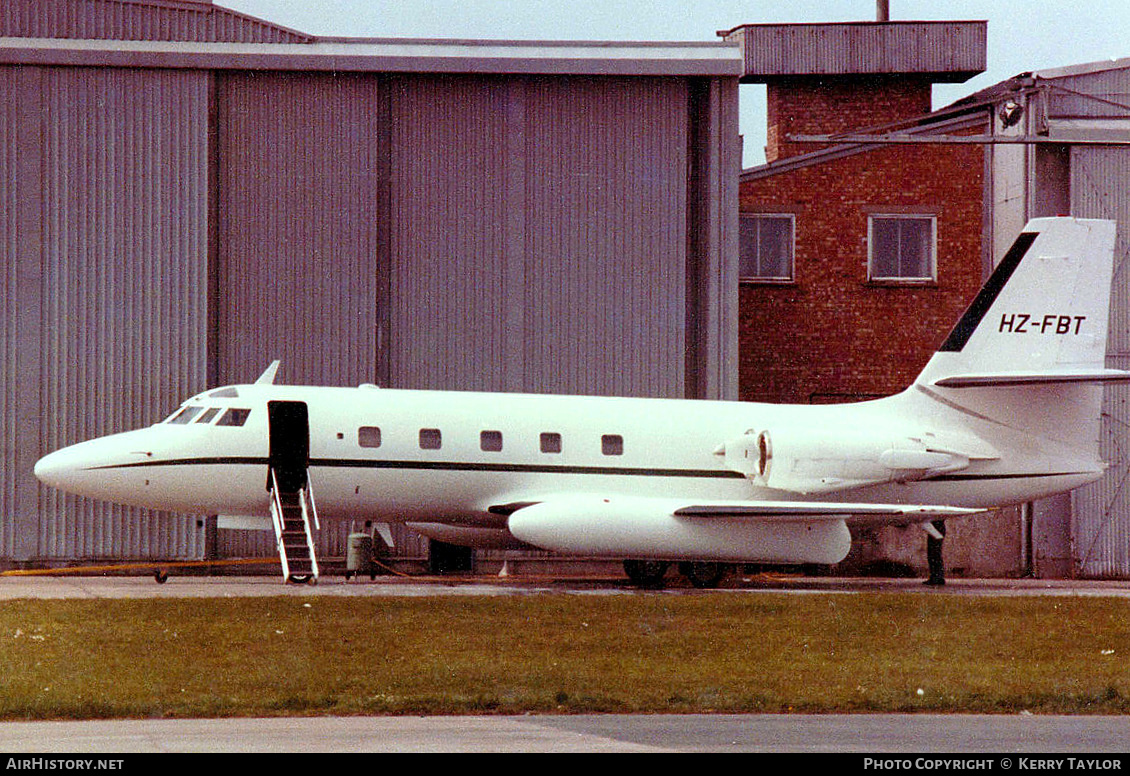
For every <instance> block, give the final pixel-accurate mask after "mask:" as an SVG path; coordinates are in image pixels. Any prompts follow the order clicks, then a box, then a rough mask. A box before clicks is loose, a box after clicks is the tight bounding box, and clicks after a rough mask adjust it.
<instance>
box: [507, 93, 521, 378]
mask: <svg viewBox="0 0 1130 776" xmlns="http://www.w3.org/2000/svg"><path fill="white" fill-rule="evenodd" d="M526 84H527V79H526V78H514V79H513V80H512V81H510V83H509V84H508V85H507V93H506V128H505V132H506V151H505V164H506V203H507V213H506V236H505V248H504V251H505V256H504V261H505V267H504V270H503V273H504V276H505V278H506V280H505V287H506V293H507V297H508V298H509V299H510V302H509V303H508V304H507V305H506V308H505V310H504V311H503V317H504V321H503V327H502V329H503V330H502V336H503V337H504V338H505V342H504V343H503V344H502V352H503V354H504V362H503V363H504V364H505V369H506V375H505V378H504V385H505V389H506V390H507V391H515V392H517V391H522V390H525V388H526V360H525V352H526V344H525V336H524V330H525V319H526V316H525V311H526V302H525V300H526V175H527V171H526V157H527V152H526Z"/></svg>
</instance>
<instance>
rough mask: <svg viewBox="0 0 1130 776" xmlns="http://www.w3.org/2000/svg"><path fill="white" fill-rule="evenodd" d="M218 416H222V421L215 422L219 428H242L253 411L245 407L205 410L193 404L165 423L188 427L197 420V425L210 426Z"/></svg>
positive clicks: (175, 413)
mask: <svg viewBox="0 0 1130 776" xmlns="http://www.w3.org/2000/svg"><path fill="white" fill-rule="evenodd" d="M221 412H222V413H223V414H222V415H221V414H220V413H221ZM217 415H219V416H220V419H219V420H216V422H215V425H217V426H242V425H244V424H245V423H247V418H248V417H250V416H251V410H250V409H247V408H244V407H228V408H227V409H224V408H223V407H207V408H205V407H203V406H201V405H199V404H193V405H189V406H187V407H181V408H180V409H178V410H177V411H176V412H174V413H173V414H172V415H170V416H169V417H168V418H167V419H166V420H165V421H164V422H165V423H168V424H170V425H173V426H186V425H188V424H189V423H192V422H193V421H194V419H195V422H196V424H197V425H208V424H210V423H212V421H213V420H215V418H216V416H217Z"/></svg>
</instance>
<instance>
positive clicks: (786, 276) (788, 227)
mask: <svg viewBox="0 0 1130 776" xmlns="http://www.w3.org/2000/svg"><path fill="white" fill-rule="evenodd" d="M793 228H794V223H793V216H792V215H789V214H773V215H766V214H760V213H758V214H752V213H750V214H747V213H742V215H741V219H740V224H739V228H738V241H739V246H738V250H739V259H738V262H739V264H738V277H739V278H740V279H741V280H751V281H769V282H777V283H781V282H787V281H790V280H792V279H793Z"/></svg>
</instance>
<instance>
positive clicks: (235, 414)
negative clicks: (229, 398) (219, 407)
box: [216, 407, 251, 426]
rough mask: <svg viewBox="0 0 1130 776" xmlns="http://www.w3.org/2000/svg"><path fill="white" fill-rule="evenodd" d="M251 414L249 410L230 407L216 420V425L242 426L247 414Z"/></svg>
mask: <svg viewBox="0 0 1130 776" xmlns="http://www.w3.org/2000/svg"><path fill="white" fill-rule="evenodd" d="M250 414H251V410H244V409H238V408H236V407H232V408H231V409H229V410H228V411H227V412H225V413H224V414H223V415H221V416H220V419H219V420H218V421H216V425H217V426H242V425H243V424H244V423H246V422H247V416H248V415H250Z"/></svg>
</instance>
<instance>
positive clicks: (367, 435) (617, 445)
mask: <svg viewBox="0 0 1130 776" xmlns="http://www.w3.org/2000/svg"><path fill="white" fill-rule="evenodd" d="M357 444H359V445H360V446H361V447H380V446H381V430H380V428H379V427H378V426H362V427H361V428H359V429H357ZM538 445H539V448H540V449H541V451H542V452H543V453H560V452H561V451H562V450H563V449H564V444H563V442H562V439H561V435H560V434H558V433H556V432H553V431H546V432H543V433H542V434H541V435H540V437H539V438H538ZM442 446H443V435H442V434H441V433H440V430H439V429H438V428H422V429H420V449H421V450H439V449H440V448H441V447H442ZM479 449H480V450H482V451H483V452H487V453H499V452H502V432H501V431H480V432H479ZM600 451H601V452H602V453H604V454H605V455H623V454H624V437H622V436H620V435H619V434H604V435H603V436H601V438H600Z"/></svg>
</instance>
